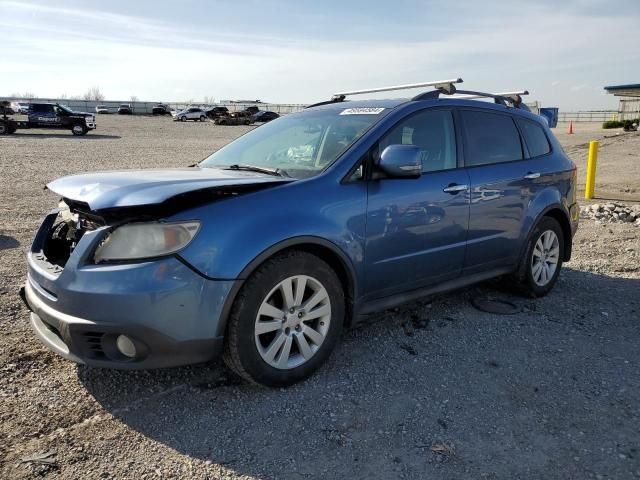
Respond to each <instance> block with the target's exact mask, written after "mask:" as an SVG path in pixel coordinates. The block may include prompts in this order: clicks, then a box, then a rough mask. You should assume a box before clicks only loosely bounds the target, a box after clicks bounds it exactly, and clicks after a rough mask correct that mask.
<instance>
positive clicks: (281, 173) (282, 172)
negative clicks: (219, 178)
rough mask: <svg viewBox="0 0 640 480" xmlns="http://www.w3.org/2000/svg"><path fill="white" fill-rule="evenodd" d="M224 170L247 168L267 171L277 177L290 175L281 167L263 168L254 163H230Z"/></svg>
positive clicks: (250, 170)
mask: <svg viewBox="0 0 640 480" xmlns="http://www.w3.org/2000/svg"><path fill="white" fill-rule="evenodd" d="M223 170H245V171H247V172H259V173H266V174H267V175H273V176H276V177H288V176H289V175H287V174H286V173H285V172H284V170H281V169H279V168H276V169H275V170H274V169H271V168H262V167H256V166H254V165H238V164H234V165H229V166H228V167H225V168H224V169H223Z"/></svg>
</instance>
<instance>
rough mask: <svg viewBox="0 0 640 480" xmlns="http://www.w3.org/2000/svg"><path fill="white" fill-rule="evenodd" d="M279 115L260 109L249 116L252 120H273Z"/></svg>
mask: <svg viewBox="0 0 640 480" xmlns="http://www.w3.org/2000/svg"><path fill="white" fill-rule="evenodd" d="M279 116H280V115H278V114H277V113H276V112H270V111H267V110H260V111H259V112H258V113H256V114H255V115H253V116H252V117H251V120H252V121H253V122H270V121H271V120H275V119H276V118H278V117H279Z"/></svg>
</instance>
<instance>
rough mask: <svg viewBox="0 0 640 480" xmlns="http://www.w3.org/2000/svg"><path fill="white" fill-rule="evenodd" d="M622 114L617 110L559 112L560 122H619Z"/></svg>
mask: <svg viewBox="0 0 640 480" xmlns="http://www.w3.org/2000/svg"><path fill="white" fill-rule="evenodd" d="M619 117H620V114H619V113H618V112H617V111H615V110H593V111H584V112H563V111H560V112H558V121H559V122H607V121H609V120H618V119H619Z"/></svg>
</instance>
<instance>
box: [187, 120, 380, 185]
mask: <svg viewBox="0 0 640 480" xmlns="http://www.w3.org/2000/svg"><path fill="white" fill-rule="evenodd" d="M387 112H388V110H387V109H383V108H367V109H360V108H344V109H333V108H332V109H322V110H308V111H305V112H300V113H294V114H290V115H286V116H284V117H280V118H278V119H276V120H273V121H271V122H269V123H267V124H265V125H263V126H261V127H258V128H256V129H254V130H252V131H251V132H249V133H247V134H246V135H243V136H242V137H240V138H238V139H237V140H235V141H234V142H231V143H230V144H228V145H227V146H225V147H223V148H221V149H220V150H218V151H217V152H215V153H214V154H212V155H211V156H209V157H208V158H206V159H205V160H203V161H202V162H200V164H199V166H201V167H210V168H215V167H229V166H231V165H252V166H257V167H262V168H268V169H270V170H277V171H279V172H282V173H283V174H285V175H288V176H290V177H294V178H308V177H312V176H314V175H317V174H318V173H320V172H321V171H322V170H324V169H325V168H326V167H327V166H329V165H331V164H332V163H333V162H334V161H335V160H336V159H337V158H338V157H339V156H340V155H341V154H342V153H343V152H344V151H345V150H346V149H347V148H348V147H349V146H350V145H351V144H352V143H353V142H355V141H356V140H357V139H359V138H360V137H361V136H362V135H363V134H364V133H365V132H366V131H367V130H368V129H369V128H371V127H372V126H373V125H374V124H375V123H376V122H377V121H378V120H379V119H380V118H382V117H383V116H384V115H385V114H386V113H387Z"/></svg>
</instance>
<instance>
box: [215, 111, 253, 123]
mask: <svg viewBox="0 0 640 480" xmlns="http://www.w3.org/2000/svg"><path fill="white" fill-rule="evenodd" d="M213 123H215V124H216V125H251V117H239V116H237V115H236V114H235V113H233V114H231V115H229V116H227V117H218V118H216V119H215V120H214V121H213Z"/></svg>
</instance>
